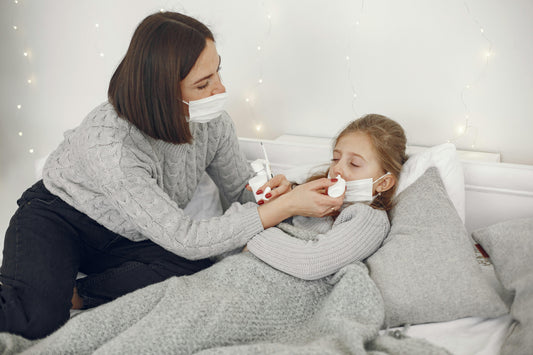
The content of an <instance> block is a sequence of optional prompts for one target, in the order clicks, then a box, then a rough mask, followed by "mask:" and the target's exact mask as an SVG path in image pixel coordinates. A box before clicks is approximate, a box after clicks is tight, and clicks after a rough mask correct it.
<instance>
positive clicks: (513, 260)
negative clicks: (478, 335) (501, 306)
mask: <svg viewBox="0 0 533 355" xmlns="http://www.w3.org/2000/svg"><path fill="white" fill-rule="evenodd" d="M472 236H473V237H474V239H475V240H476V241H477V242H478V243H479V244H481V246H482V247H483V249H485V251H486V252H487V253H488V254H489V257H490V260H491V261H492V264H493V265H494V270H495V272H496V276H497V277H498V279H499V280H500V282H501V283H502V285H503V287H505V288H506V289H507V290H509V291H511V292H513V293H514V299H513V303H512V305H511V316H512V317H513V319H514V320H515V321H516V322H515V324H514V326H513V327H512V328H511V331H510V333H509V335H508V336H507V338H506V339H505V341H504V343H503V345H502V349H501V354H503V355H505V354H513V355H516V354H531V353H532V351H533V265H532V264H533V217H532V218H522V219H515V220H511V221H507V222H502V223H498V224H495V225H492V226H490V227H487V228H483V229H479V230H477V231H475V232H474V233H472Z"/></svg>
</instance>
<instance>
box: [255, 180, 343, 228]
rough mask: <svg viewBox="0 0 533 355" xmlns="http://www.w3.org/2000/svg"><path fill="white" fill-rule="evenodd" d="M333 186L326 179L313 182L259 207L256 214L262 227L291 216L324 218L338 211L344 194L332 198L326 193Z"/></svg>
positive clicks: (273, 224) (332, 182) (267, 226)
mask: <svg viewBox="0 0 533 355" xmlns="http://www.w3.org/2000/svg"><path fill="white" fill-rule="evenodd" d="M334 180H336V179H334ZM334 184H335V181H332V180H330V179H326V178H322V179H318V180H314V181H311V182H308V183H305V184H303V185H299V186H297V187H296V188H294V189H292V190H290V191H289V192H287V193H285V194H283V195H281V196H279V197H278V198H277V199H275V200H273V201H271V202H270V203H267V204H263V205H261V206H259V208H258V212H259V217H260V218H261V222H262V223H263V227H264V228H265V229H266V228H269V227H273V226H275V225H277V224H278V223H280V222H281V221H283V220H284V219H286V218H289V217H292V216H297V215H299V216H306V217H324V216H326V215H329V214H332V213H334V212H336V211H338V210H339V209H340V207H341V206H342V202H343V200H344V194H343V195H341V196H339V197H337V198H333V197H330V196H328V195H327V193H326V191H327V189H328V187H330V186H332V185H334Z"/></svg>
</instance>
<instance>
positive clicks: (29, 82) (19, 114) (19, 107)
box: [11, 0, 36, 154]
mask: <svg viewBox="0 0 533 355" xmlns="http://www.w3.org/2000/svg"><path fill="white" fill-rule="evenodd" d="M13 4H14V6H16V7H17V9H15V11H18V10H19V9H18V6H19V5H20V2H19V1H18V0H13ZM11 28H12V29H13V32H14V35H15V36H18V37H19V38H20V39H21V40H20V42H21V43H25V42H26V41H25V38H24V37H22V36H24V34H25V33H24V31H21V29H22V28H23V26H22V27H21V25H20V23H18V21H13V24H12V25H11ZM21 37H22V38H21ZM23 47H25V49H24V50H22V53H21V54H19V55H21V56H22V57H23V58H24V59H25V61H24V62H25V64H26V72H27V74H26V75H25V76H26V78H25V79H24V80H25V82H24V84H25V87H26V88H28V89H31V88H32V87H33V86H34V85H35V82H36V80H35V77H34V75H33V74H28V72H31V66H30V64H31V57H32V52H31V50H30V49H29V48H28V46H27V45H23ZM19 53H20V52H19ZM15 107H16V110H15V112H14V117H15V122H17V124H18V125H19V128H18V129H16V130H15V131H16V135H17V136H18V137H19V138H20V137H23V136H24V131H23V130H22V129H21V127H20V126H21V124H22V122H23V121H24V120H23V119H22V118H24V107H23V102H22V103H21V102H19V103H17V104H16V106H15ZM25 150H26V151H27V152H28V153H29V154H34V153H35V148H33V147H26V148H25Z"/></svg>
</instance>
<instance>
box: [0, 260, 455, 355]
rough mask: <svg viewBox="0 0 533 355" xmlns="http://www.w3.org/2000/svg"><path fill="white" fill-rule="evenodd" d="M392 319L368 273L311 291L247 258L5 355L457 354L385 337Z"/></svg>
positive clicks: (120, 303)
mask: <svg viewBox="0 0 533 355" xmlns="http://www.w3.org/2000/svg"><path fill="white" fill-rule="evenodd" d="M383 319H384V307H383V302H382V298H381V295H380V293H379V290H378V289H377V287H376V286H375V284H374V283H373V281H372V280H371V279H370V277H369V276H368V271H367V268H366V266H365V265H364V264H362V263H354V264H351V265H348V266H346V267H344V268H343V269H341V270H340V271H339V272H337V273H336V274H335V275H332V276H329V277H325V278H323V279H320V280H317V281H304V280H300V279H297V278H294V277H292V276H289V275H286V274H284V273H282V272H279V271H277V270H275V269H273V268H271V267H270V266H268V265H267V264H265V263H263V262H262V261H260V260H259V259H257V258H255V257H254V256H253V255H252V254H250V253H242V254H237V255H233V256H230V257H227V258H225V259H224V260H222V261H221V262H219V263H217V264H215V265H214V266H213V267H211V268H209V269H206V270H204V271H201V272H199V273H197V274H196V275H193V276H187V277H179V278H178V277H176V278H171V279H169V280H167V281H164V282H161V283H158V284H155V285H152V286H149V287H146V288H144V289H141V290H138V291H136V292H133V293H131V294H129V295H126V296H123V297H121V298H119V299H117V300H115V301H114V302H111V303H108V304H106V305H103V306H100V307H98V308H95V309H93V310H90V311H86V312H83V313H81V314H79V315H77V316H75V317H73V318H72V319H70V321H69V322H68V323H67V324H65V325H64V326H63V327H62V328H60V329H59V330H58V331H56V332H55V333H53V334H51V335H50V336H48V337H47V338H44V339H42V340H37V341H29V340H26V339H23V338H21V337H18V336H16V335H12V334H6V333H3V334H0V353H2V354H13V353H20V352H24V353H27V354H92V353H94V354H193V353H195V354H197V353H198V354H204V355H205V354H232V355H233V354H321V355H325V354H410V355H413V354H415V355H416V354H424V355H427V354H448V352H447V351H445V350H443V349H441V348H437V347H434V346H433V345H431V344H429V343H427V342H425V341H424V340H417V339H413V338H407V337H393V336H391V335H379V329H380V326H381V324H382V322H383Z"/></svg>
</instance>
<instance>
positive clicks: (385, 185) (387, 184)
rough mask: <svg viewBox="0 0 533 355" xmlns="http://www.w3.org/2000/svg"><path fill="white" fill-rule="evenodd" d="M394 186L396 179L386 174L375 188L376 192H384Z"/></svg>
mask: <svg viewBox="0 0 533 355" xmlns="http://www.w3.org/2000/svg"><path fill="white" fill-rule="evenodd" d="M394 185H396V178H395V177H394V176H393V175H392V174H387V175H385V176H384V177H383V179H381V181H380V182H379V183H378V186H376V191H377V192H385V191H387V190H390V189H392V187H393V186H394Z"/></svg>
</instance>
